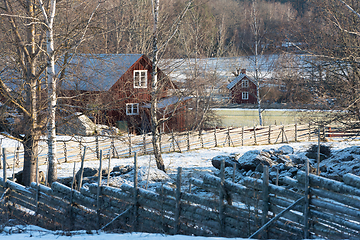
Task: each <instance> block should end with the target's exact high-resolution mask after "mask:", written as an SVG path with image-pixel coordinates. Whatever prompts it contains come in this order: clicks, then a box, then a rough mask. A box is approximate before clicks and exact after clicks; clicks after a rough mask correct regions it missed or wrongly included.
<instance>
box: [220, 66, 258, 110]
mask: <svg viewBox="0 0 360 240" xmlns="http://www.w3.org/2000/svg"><path fill="white" fill-rule="evenodd" d="M226 87H227V88H228V89H229V90H230V94H231V102H232V103H237V104H242V103H250V104H255V103H257V97H256V92H257V87H256V82H255V80H254V79H253V78H251V77H249V76H247V75H246V70H245V69H241V73H240V74H239V75H238V76H237V77H236V78H235V79H234V80H233V81H232V82H231V83H229V84H228V85H227V86H226Z"/></svg>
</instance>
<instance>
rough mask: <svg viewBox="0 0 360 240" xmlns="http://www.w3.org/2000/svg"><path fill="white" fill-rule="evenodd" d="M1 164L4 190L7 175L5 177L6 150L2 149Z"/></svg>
mask: <svg viewBox="0 0 360 240" xmlns="http://www.w3.org/2000/svg"><path fill="white" fill-rule="evenodd" d="M2 158H3V159H2V162H3V180H4V187H5V188H6V185H7V184H6V182H7V175H6V148H3V149H2Z"/></svg>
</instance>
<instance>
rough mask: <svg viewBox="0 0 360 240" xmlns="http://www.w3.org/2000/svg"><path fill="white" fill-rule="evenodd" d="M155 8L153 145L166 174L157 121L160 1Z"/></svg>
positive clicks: (158, 163)
mask: <svg viewBox="0 0 360 240" xmlns="http://www.w3.org/2000/svg"><path fill="white" fill-rule="evenodd" d="M152 7H153V17H154V30H153V61H152V73H151V74H152V77H151V87H152V89H151V109H150V115H151V134H152V145H153V149H154V155H155V160H156V166H157V168H158V169H159V170H162V171H164V172H165V166H164V161H163V159H162V156H161V151H160V132H159V122H158V119H157V104H158V94H159V84H158V71H157V70H158V69H157V64H158V52H159V50H158V47H157V24H158V16H159V0H153V1H152Z"/></svg>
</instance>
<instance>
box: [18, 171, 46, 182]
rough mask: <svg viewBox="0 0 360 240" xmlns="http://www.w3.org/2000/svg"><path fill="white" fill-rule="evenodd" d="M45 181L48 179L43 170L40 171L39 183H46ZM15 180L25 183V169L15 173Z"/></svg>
mask: <svg viewBox="0 0 360 240" xmlns="http://www.w3.org/2000/svg"><path fill="white" fill-rule="evenodd" d="M45 181H46V176H45V173H44V172H43V171H39V183H41V184H45ZM15 182H17V183H19V184H22V185H24V182H23V171H19V172H17V173H15Z"/></svg>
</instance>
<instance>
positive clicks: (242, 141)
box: [241, 126, 244, 146]
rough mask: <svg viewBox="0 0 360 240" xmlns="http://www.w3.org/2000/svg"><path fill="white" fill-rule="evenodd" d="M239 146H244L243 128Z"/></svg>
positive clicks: (242, 128)
mask: <svg viewBox="0 0 360 240" xmlns="http://www.w3.org/2000/svg"><path fill="white" fill-rule="evenodd" d="M241 146H244V126H242V127H241Z"/></svg>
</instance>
